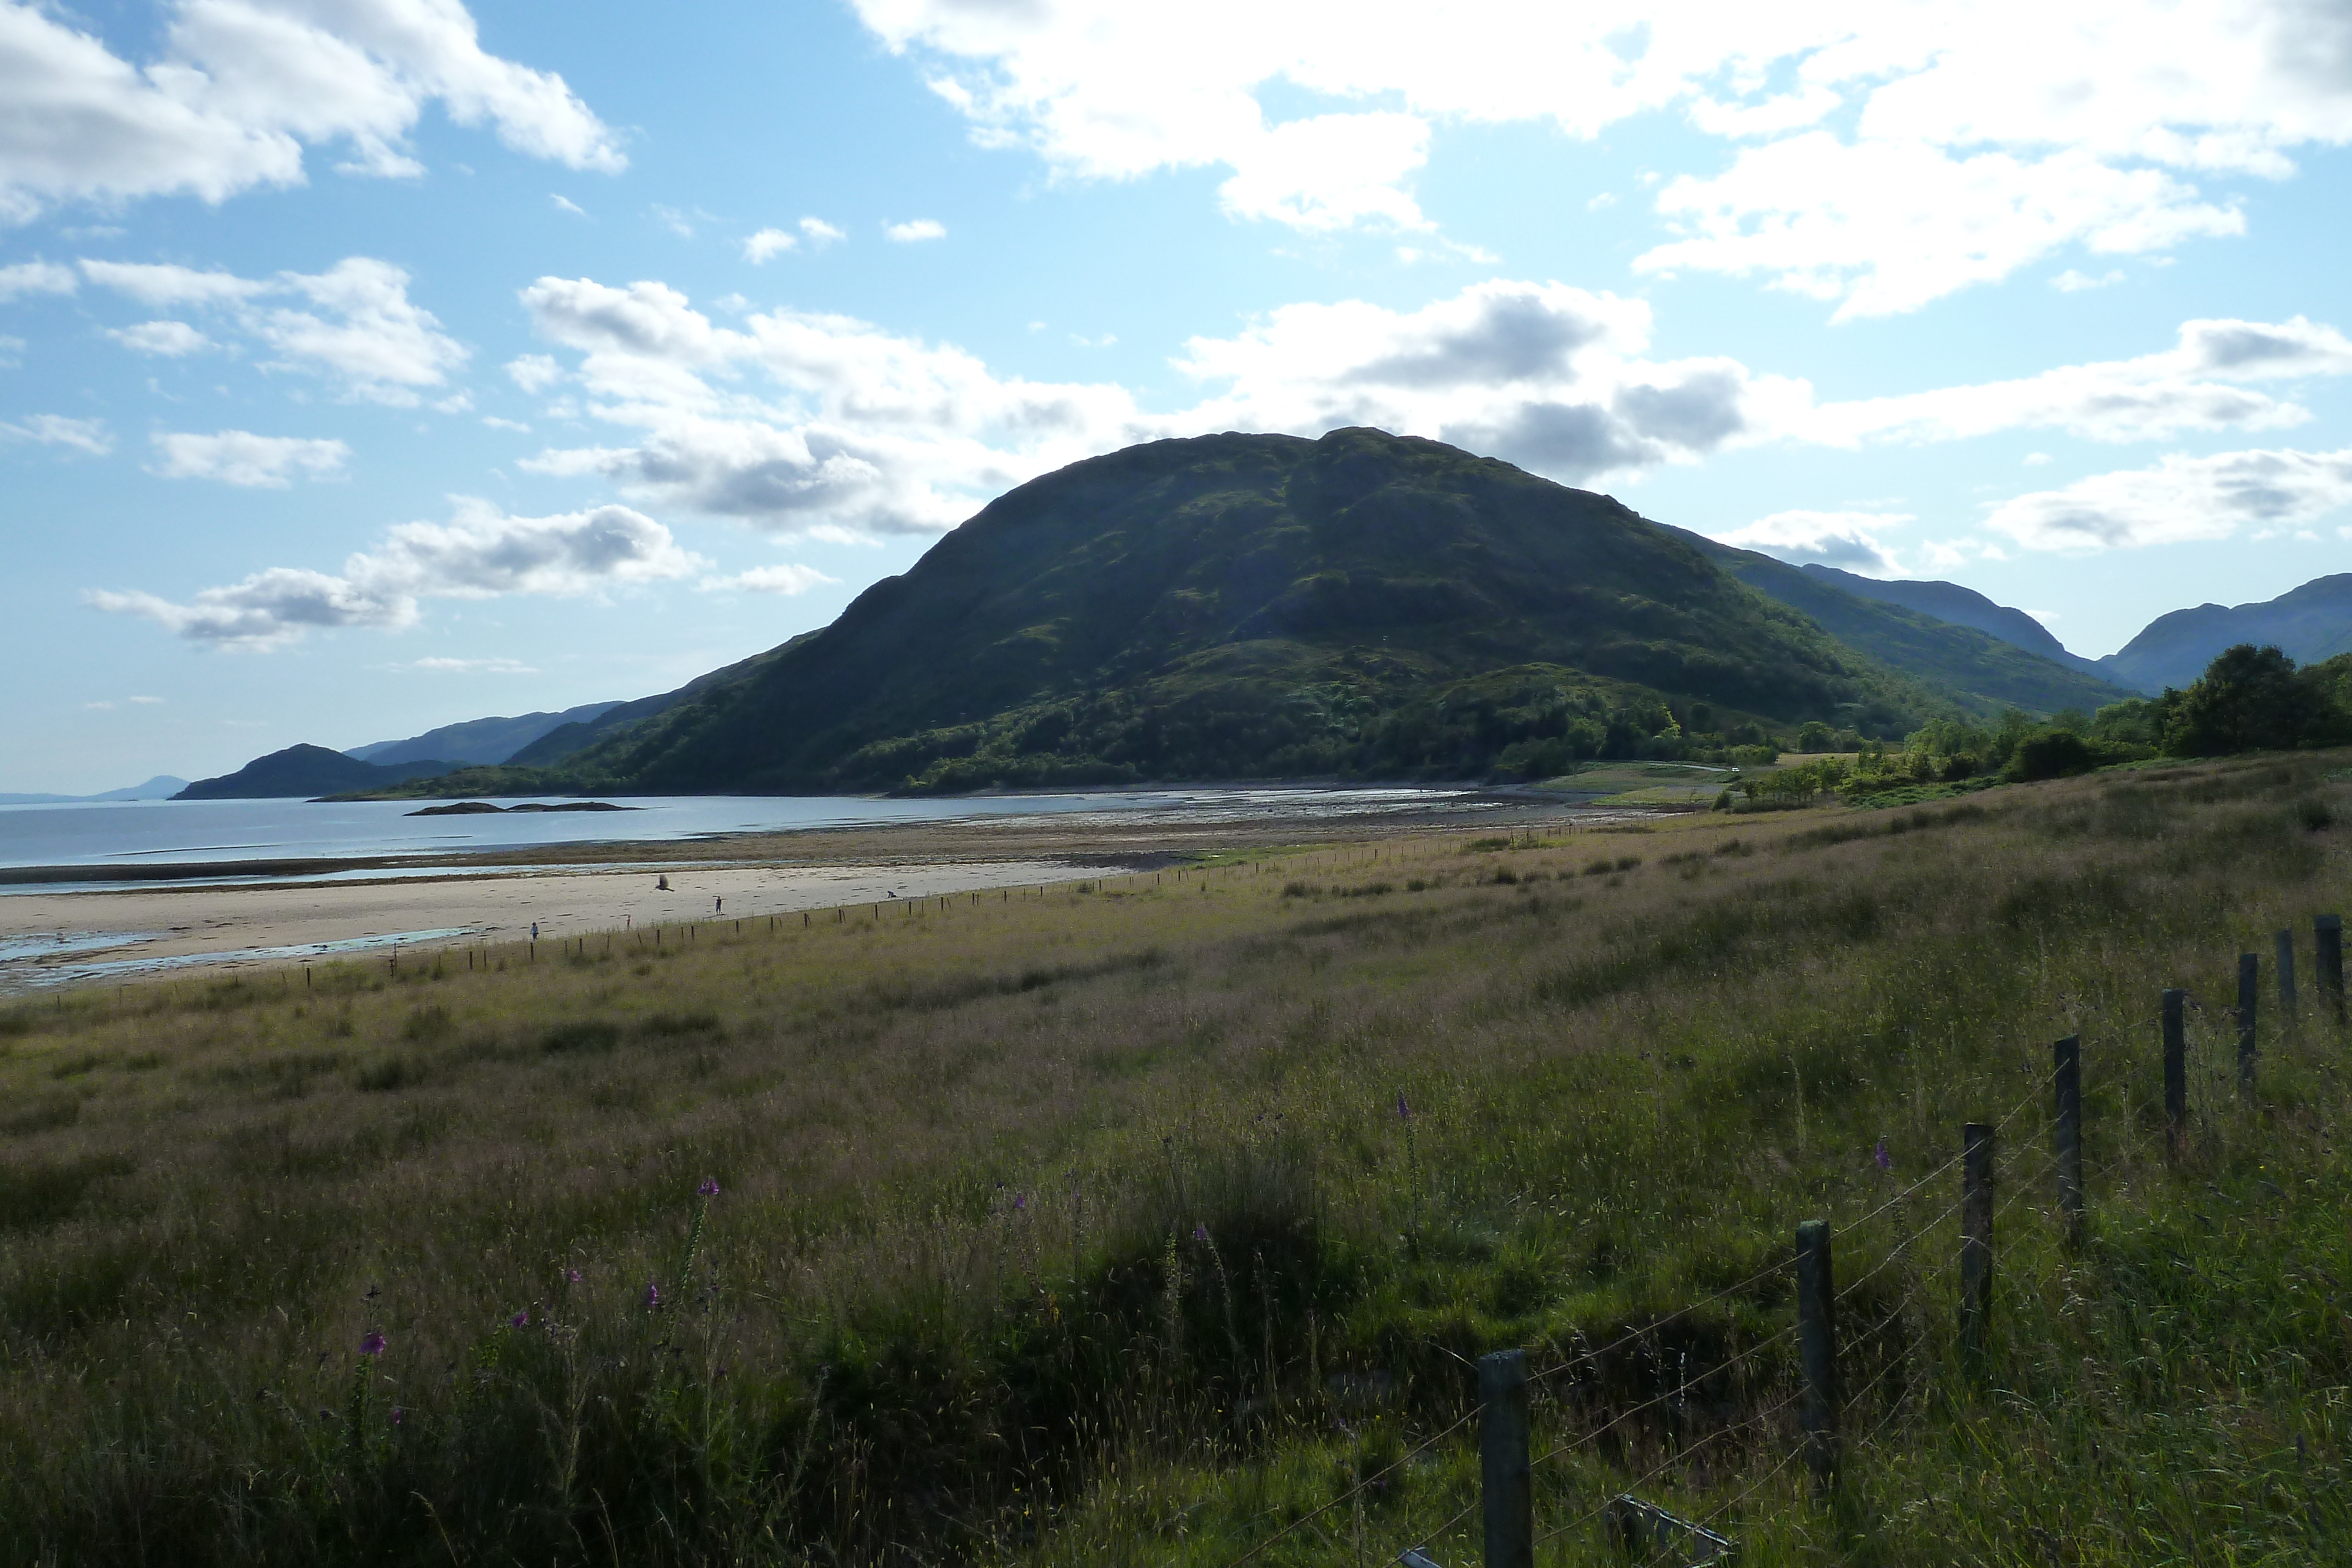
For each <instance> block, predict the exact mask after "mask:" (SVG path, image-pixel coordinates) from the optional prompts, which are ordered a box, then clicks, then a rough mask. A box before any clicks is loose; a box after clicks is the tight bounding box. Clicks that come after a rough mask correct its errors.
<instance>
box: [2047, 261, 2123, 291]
mask: <svg viewBox="0 0 2352 1568" xmlns="http://www.w3.org/2000/svg"><path fill="white" fill-rule="evenodd" d="M2123 280H2124V272H2123V268H2121V267H2111V268H2110V269H2108V270H2107V271H2105V272H2103V273H2101V274H2100V275H2099V276H2098V277H2092V276H2091V275H2090V274H2088V273H2085V272H2077V271H2075V270H2074V268H2073V267H2068V268H2067V269H2066V270H2065V271H2063V272H2062V273H2060V274H2059V275H2058V276H2057V277H2053V278H2052V279H2051V280H2050V287H2053V288H2054V289H2056V290H2057V291H2058V292H2059V293H2061V294H2080V293H2083V292H2084V290H2086V289H2092V288H2105V287H2110V286H2111V285H2114V284H2117V283H2121V282H2122V281H2123Z"/></svg>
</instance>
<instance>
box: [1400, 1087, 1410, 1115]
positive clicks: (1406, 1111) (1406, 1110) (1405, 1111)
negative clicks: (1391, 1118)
mask: <svg viewBox="0 0 2352 1568" xmlns="http://www.w3.org/2000/svg"><path fill="white" fill-rule="evenodd" d="M1397 1120H1398V1121H1400V1122H1410V1121H1412V1106H1410V1105H1408V1104H1406V1103H1404V1091H1403V1090H1402V1089H1400V1090H1398V1091H1397Z"/></svg>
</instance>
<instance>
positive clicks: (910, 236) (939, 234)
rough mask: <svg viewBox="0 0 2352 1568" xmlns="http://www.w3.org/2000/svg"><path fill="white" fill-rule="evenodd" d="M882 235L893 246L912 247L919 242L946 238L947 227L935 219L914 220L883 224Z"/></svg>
mask: <svg viewBox="0 0 2352 1568" xmlns="http://www.w3.org/2000/svg"><path fill="white" fill-rule="evenodd" d="M882 234H883V236H884V237H885V238H887V239H888V240H889V241H891V243H893V244H895V245H913V244H915V243H917V242H918V241H920V240H927V239H945V238H947V237H948V226H947V225H945V224H943V223H940V221H938V220H937V219H936V218H914V219H911V220H909V221H908V222H906V223H903V224H884V225H882Z"/></svg>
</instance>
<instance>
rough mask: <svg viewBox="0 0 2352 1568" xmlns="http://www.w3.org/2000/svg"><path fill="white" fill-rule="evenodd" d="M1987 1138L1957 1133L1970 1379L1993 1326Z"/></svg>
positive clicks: (1963, 1325)
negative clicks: (1958, 1140)
mask: <svg viewBox="0 0 2352 1568" xmlns="http://www.w3.org/2000/svg"><path fill="white" fill-rule="evenodd" d="M1992 1134H1993V1130H1992V1126H1991V1124H1990V1123H1986V1122H1970V1123H1969V1124H1968V1125H1967V1126H1966V1127H1965V1128H1963V1129H1962V1130H1961V1132H1960V1356H1961V1359H1962V1360H1963V1361H1965V1362H1966V1363H1967V1364H1968V1369H1969V1375H1971V1376H1979V1375H1982V1374H1983V1372H1984V1360H1985V1334H1986V1330H1987V1328H1988V1327H1989V1326H1990V1323H1991V1322H1992V1154H1993V1148H1992Z"/></svg>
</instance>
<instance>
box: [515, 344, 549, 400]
mask: <svg viewBox="0 0 2352 1568" xmlns="http://www.w3.org/2000/svg"><path fill="white" fill-rule="evenodd" d="M507 374H508V375H509V376H510V377H512V378H513V380H514V384H515V385H517V386H519V387H520V388H522V390H523V391H525V392H529V393H530V394H531V395H532V396H533V397H536V396H538V395H539V394H540V393H541V392H545V391H546V390H547V389H548V388H550V387H551V386H553V385H554V384H555V383H556V382H560V381H562V379H563V367H562V365H559V364H557V363H556V362H555V361H554V360H553V359H551V357H549V356H548V355H546V354H524V355H522V356H520V358H517V359H512V360H509V361H507Z"/></svg>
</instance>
